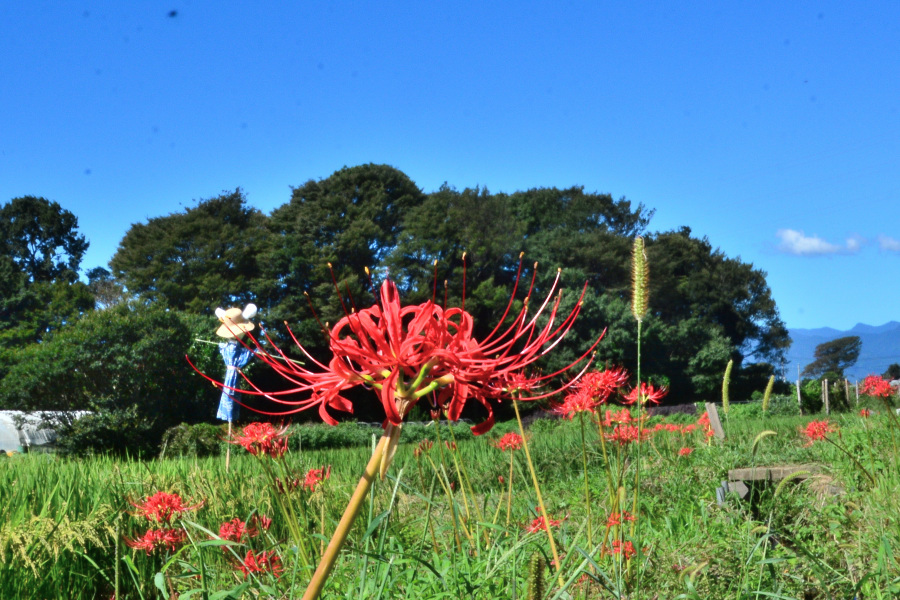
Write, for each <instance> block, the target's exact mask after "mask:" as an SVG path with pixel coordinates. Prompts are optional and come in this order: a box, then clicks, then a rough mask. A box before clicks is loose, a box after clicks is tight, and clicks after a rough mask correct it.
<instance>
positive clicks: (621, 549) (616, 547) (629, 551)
mask: <svg viewBox="0 0 900 600" xmlns="http://www.w3.org/2000/svg"><path fill="white" fill-rule="evenodd" d="M610 552H611V553H612V554H623V555H624V556H625V560H631V557H632V556H634V555H635V552H636V551H635V549H634V544H632V543H631V542H629V541H627V540H626V541H624V542H621V541H619V540H613V543H612V548H611V549H610Z"/></svg>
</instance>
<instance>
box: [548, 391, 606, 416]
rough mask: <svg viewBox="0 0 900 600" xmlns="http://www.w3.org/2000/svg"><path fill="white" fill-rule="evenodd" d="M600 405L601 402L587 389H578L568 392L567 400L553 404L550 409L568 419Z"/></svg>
mask: <svg viewBox="0 0 900 600" xmlns="http://www.w3.org/2000/svg"><path fill="white" fill-rule="evenodd" d="M599 405H600V402H599V401H597V400H596V399H594V398H593V397H591V395H590V394H588V393H587V391H586V390H580V389H578V390H575V391H573V392H569V393H568V394H566V397H565V400H563V402H562V403H559V404H555V405H553V407H552V408H551V409H550V410H551V411H552V412H553V413H555V414H558V415H560V416H562V417H565V418H566V419H572V418H573V417H574V416H575V415H576V414H578V413H581V412H593V411H594V409H595V408H597V406H599Z"/></svg>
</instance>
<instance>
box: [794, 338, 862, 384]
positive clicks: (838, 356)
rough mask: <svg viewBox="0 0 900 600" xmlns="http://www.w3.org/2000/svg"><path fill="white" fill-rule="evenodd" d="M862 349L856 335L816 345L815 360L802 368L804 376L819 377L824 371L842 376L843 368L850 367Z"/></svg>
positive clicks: (860, 340) (860, 341)
mask: <svg viewBox="0 0 900 600" xmlns="http://www.w3.org/2000/svg"><path fill="white" fill-rule="evenodd" d="M860 350H862V339H860V337H859V336H858V335H848V336H846V337H842V338H837V339H836V340H831V341H828V342H823V343H821V344H819V345H818V346H816V351H815V354H814V357H815V360H813V361H812V362H811V363H809V364H808V365H806V367H804V368H803V375H804V376H806V377H814V378H819V377H822V376H823V375H825V374H826V373H834V374H835V375H836V376H837V377H838V378H843V377H844V369H847V368H849V367H852V366H853V365H855V364H856V361H857V359H858V358H859V351H860Z"/></svg>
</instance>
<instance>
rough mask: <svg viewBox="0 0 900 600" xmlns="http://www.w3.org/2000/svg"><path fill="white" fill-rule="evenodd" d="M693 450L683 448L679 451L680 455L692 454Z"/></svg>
mask: <svg viewBox="0 0 900 600" xmlns="http://www.w3.org/2000/svg"><path fill="white" fill-rule="evenodd" d="M693 451H694V449H693V448H682V449H681V450H679V451H678V456H690V454H691V452H693Z"/></svg>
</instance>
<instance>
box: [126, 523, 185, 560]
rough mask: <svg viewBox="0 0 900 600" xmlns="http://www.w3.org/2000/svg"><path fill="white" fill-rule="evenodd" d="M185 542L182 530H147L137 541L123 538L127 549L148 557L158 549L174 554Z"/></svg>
mask: <svg viewBox="0 0 900 600" xmlns="http://www.w3.org/2000/svg"><path fill="white" fill-rule="evenodd" d="M186 541H187V535H186V534H185V532H184V530H183V529H148V530H147V533H145V534H144V535H143V536H142V537H139V538H137V539H134V540H132V539H129V538H127V537H126V538H125V544H126V545H127V546H128V547H130V548H137V549H139V550H144V551H145V552H146V553H147V554H148V555H149V554H150V553H152V552H153V551H154V550H158V549H160V548H168V549H169V551H170V552H174V551H175V550H177V549H178V547H179V546H181V545H182V544H184V543H185V542H186Z"/></svg>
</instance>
